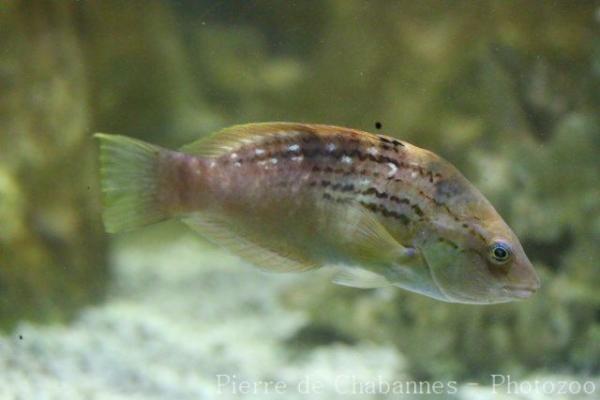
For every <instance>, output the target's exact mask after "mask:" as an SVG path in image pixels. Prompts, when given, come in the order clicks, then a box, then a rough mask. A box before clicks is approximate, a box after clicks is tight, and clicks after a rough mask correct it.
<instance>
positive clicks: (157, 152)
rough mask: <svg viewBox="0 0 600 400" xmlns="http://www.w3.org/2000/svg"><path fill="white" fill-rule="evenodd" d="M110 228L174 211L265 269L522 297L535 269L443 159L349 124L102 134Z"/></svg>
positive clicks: (443, 292) (483, 296)
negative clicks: (158, 138) (164, 136)
mask: <svg viewBox="0 0 600 400" xmlns="http://www.w3.org/2000/svg"><path fill="white" fill-rule="evenodd" d="M98 137H99V139H100V141H101V149H102V153H101V160H102V179H103V195H104V203H105V213H104V221H105V225H106V228H107V230H108V231H110V232H116V231H122V230H127V229H133V228H136V227H139V226H142V225H146V224H149V223H154V222H158V221H160V220H164V219H170V218H177V219H180V220H182V221H183V222H185V223H186V224H188V225H189V226H190V227H191V228H192V229H194V230H196V231H197V232H199V233H200V234H201V235H203V236H205V237H206V238H208V239H209V240H212V241H213V242H215V243H216V244H218V245H221V246H223V247H224V248H226V249H228V250H230V251H231V252H233V253H235V254H238V255H239V256H240V257H242V258H244V259H245V260H247V261H249V262H250V263H251V264H254V265H256V266H258V267H261V268H263V269H266V270H269V271H280V272H288V271H305V270H310V269H315V268H319V267H321V266H333V267H334V269H335V270H336V271H337V274H336V276H335V277H334V282H336V283H339V284H343V285H348V286H354V287H362V288H364V287H380V286H386V285H394V286H398V287H401V288H403V289H407V290H409V291H413V292H416V293H420V294H423V295H426V296H429V297H433V298H436V299H438V300H442V301H449V302H462V303H476V304H488V303H497V302H504V301H510V300H513V299H515V298H523V297H526V296H528V295H530V294H531V293H533V291H535V290H536V289H537V287H538V286H539V279H538V278H537V275H536V273H535V271H534V269H533V266H532V265H531V263H530V262H529V260H528V259H527V256H526V255H525V253H524V251H523V249H522V247H521V244H520V243H519V241H518V239H517V237H516V236H515V235H514V233H513V232H512V231H511V230H510V228H509V227H508V226H507V225H506V223H505V222H504V221H503V220H502V218H501V217H500V216H499V215H498V213H497V212H496V211H495V210H494V208H493V206H492V205H491V204H490V203H489V202H488V201H487V200H486V199H485V197H484V196H483V195H482V194H481V193H480V192H479V191H478V190H477V189H476V188H475V187H474V186H473V185H472V184H470V183H469V182H468V181H467V179H466V178H465V177H464V176H463V175H462V174H460V172H458V170H457V169H456V168H454V167H453V166H452V165H451V164H450V163H448V162H447V161H445V160H443V159H442V158H441V157H438V156H437V155H435V154H434V153H432V152H430V151H428V150H425V149H421V148H418V147H416V146H413V145H411V144H409V143H406V142H404V141H400V140H398V139H395V138H392V137H388V136H384V135H375V134H371V133H367V132H362V131H358V130H354V129H350V128H343V127H336V126H329V125H315V124H298V123H283V122H276V123H263V124H247V125H239V126H234V127H231V128H227V129H224V130H222V131H220V132H218V133H216V134H214V135H212V136H210V137H207V138H203V139H200V140H198V141H196V142H193V143H191V144H188V145H186V146H184V147H182V148H181V149H180V150H179V151H172V150H167V149H163V148H160V147H158V146H154V145H151V144H148V143H145V142H141V141H138V140H135V139H130V138H126V137H123V136H117V135H105V134H98Z"/></svg>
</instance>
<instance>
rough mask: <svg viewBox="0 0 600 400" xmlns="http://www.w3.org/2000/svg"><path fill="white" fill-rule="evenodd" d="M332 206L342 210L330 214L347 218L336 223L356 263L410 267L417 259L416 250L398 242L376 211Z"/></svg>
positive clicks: (355, 204) (352, 204) (354, 206)
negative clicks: (407, 265)
mask: <svg viewBox="0 0 600 400" xmlns="http://www.w3.org/2000/svg"><path fill="white" fill-rule="evenodd" d="M332 207H340V208H341V209H340V210H338V211H337V212H331V214H330V215H335V216H343V218H338V219H337V220H336V221H334V222H333V223H336V224H338V225H339V226H338V230H339V232H340V237H341V238H342V240H343V241H345V246H346V247H347V251H348V252H349V253H350V254H351V255H352V256H353V258H354V259H355V260H357V261H360V262H362V263H365V264H368V265H372V264H409V263H410V262H411V261H412V260H413V259H414V258H415V255H416V252H415V250H414V249H413V248H407V247H404V246H403V245H402V244H400V243H398V241H397V240H396V239H394V238H393V237H392V235H391V234H390V233H389V232H388V230H387V229H386V228H385V227H384V226H383V225H382V224H381V222H379V220H378V219H377V217H376V216H375V214H374V213H373V212H372V211H370V210H367V209H366V208H365V207H363V206H362V205H360V204H358V203H351V204H340V203H336V204H335V205H332Z"/></svg>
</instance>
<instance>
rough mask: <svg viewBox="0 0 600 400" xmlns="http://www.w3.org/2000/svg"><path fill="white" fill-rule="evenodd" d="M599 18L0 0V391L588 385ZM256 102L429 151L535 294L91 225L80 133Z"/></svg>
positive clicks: (488, 394)
mask: <svg viewBox="0 0 600 400" xmlns="http://www.w3.org/2000/svg"><path fill="white" fill-rule="evenodd" d="M599 39H600V3H597V2H592V1H589V2H577V3H574V2H568V1H530V2H507V1H481V2H442V1H423V2H409V1H400V2H387V1H362V0H361V1H359V0H348V1H333V0H331V1H305V2H270V1H251V2H234V1H226V2H210V1H197V2H188V1H143V2H142V1H130V2H119V1H103V2H89V1H78V2H75V1H62V2H51V1H41V0H40V1H31V2H26V1H4V2H0V48H1V49H2V52H0V88H2V89H1V90H0V327H1V328H2V332H3V333H2V335H1V336H0V376H1V377H2V378H1V380H2V384H1V385H0V397H1V398H7V399H13V398H14V399H37V398H40V399H45V398H65V399H67V398H73V399H78V398H82V399H83V398H99V399H105V398H106V399H120V398H139V399H145V398H149V399H159V398H160V399H163V398H165V399H166V398H173V399H204V398H206V399H219V398H223V399H228V398H242V397H246V398H257V399H258V398H274V399H275V398H286V399H287V398H292V399H293V398H313V399H319V398H323V399H331V398H347V397H349V398H356V399H359V398H360V399H362V398H456V399H492V398H494V399H496V398H507V399H513V398H515V399H516V398H526V399H546V398H548V399H553V398H589V399H593V398H597V397H598V396H599V394H600V382H599V380H598V379H599V377H600V361H599V360H600V290H599V289H600V274H599V272H600V270H599V267H598V260H599V259H600V250H599V247H598V246H597V243H598V241H599V240H600V157H598V155H599V154H600V111H599V110H600V40H599ZM275 120H281V121H300V122H315V123H326V124H337V125H342V126H349V127H354V128H358V129H363V130H367V131H372V132H382V133H385V134H388V135H391V136H395V137H398V138H401V139H403V140H406V141H408V142H411V143H414V144H415V145H418V146H420V147H424V148H428V149H430V150H432V151H434V152H436V153H438V154H440V155H442V156H443V157H444V158H446V159H447V160H449V161H450V162H452V163H453V164H454V165H455V166H457V168H459V169H460V170H461V171H462V172H463V173H464V174H465V176H467V178H468V179H469V180H470V181H472V182H473V183H474V184H475V185H476V186H477V187H478V188H479V189H480V190H481V191H482V192H483V193H484V194H485V195H486V197H488V199H489V200H490V201H491V202H492V203H493V204H494V206H495V207H496V208H497V210H498V211H499V213H500V214H501V215H502V216H503V217H504V218H505V220H506V221H507V222H508V224H509V225H510V226H511V227H512V228H513V229H514V231H515V233H516V234H517V235H518V236H519V238H520V240H521V242H522V244H523V247H524V248H525V251H526V252H527V254H528V256H529V258H530V259H531V261H532V262H533V263H534V265H535V267H536V269H537V271H538V272H539V273H540V276H541V278H542V288H541V290H540V291H539V292H538V293H536V294H535V295H534V296H533V297H532V298H531V299H528V300H526V301H522V302H515V303H510V304H501V305H494V306H485V307H483V306H466V305H453V304H445V303H440V302H436V301H434V300H430V299H427V298H424V297H422V296H418V295H414V294H410V293H407V292H403V291H401V290H399V289H394V290H392V289H388V288H384V289H377V290H358V289H351V288H345V287H339V286H335V285H333V284H331V282H330V275H329V271H327V270H323V271H316V272H314V273H307V274H300V275H297V274H296V275H295V274H291V275H289V274H285V275H280V274H275V275H273V274H266V273H263V272H260V271H258V270H256V269H253V268H251V267H250V266H248V265H247V264H244V263H243V262H242V261H240V260H238V259H236V258H234V257H232V256H230V255H228V254H227V253H226V252H224V251H221V250H219V249H217V248H215V247H214V246H211V245H209V244H207V243H206V242H204V241H203V239H202V238H199V237H198V236H196V235H194V234H192V233H191V232H189V231H188V230H187V229H186V228H185V227H183V226H182V225H179V224H177V223H167V224H160V225H157V226H153V227H149V228H145V229H143V230H140V231H136V232H132V233H125V234H121V235H116V236H109V235H106V234H105V233H104V232H103V228H102V224H101V221H100V210H101V206H100V195H99V186H98V171H97V149H96V143H94V141H93V140H92V138H91V135H92V133H93V132H98V131H100V132H110V133H119V134H125V135H129V136H133V137H138V138H141V139H144V140H147V141H150V142H153V143H157V144H161V145H164V146H167V147H171V148H177V147H179V146H181V145H183V144H184V143H187V142H190V141H192V140H194V139H197V138H199V137H201V136H203V135H206V134H209V133H211V132H213V131H215V130H217V129H220V128H223V127H226V126H229V125H233V124H237V123H245V122H259V121H275ZM494 377H495V378H494ZM494 379H496V380H494ZM437 383H439V385H437ZM494 383H496V386H494ZM386 384H388V385H390V386H389V388H388V386H386ZM418 384H421V386H420V387H417V386H418ZM415 385H416V386H415ZM434 385H437V386H434ZM536 385H537V386H536ZM435 388H439V391H440V393H439V394H436V393H437V392H436V391H437V390H438V389H435ZM592 388H593V390H592ZM495 389H497V391H498V392H502V393H503V394H498V393H494V390H495ZM590 390H591V392H590ZM507 391H508V392H509V393H506V392H507ZM588 392H589V393H588ZM561 396H562V397H561Z"/></svg>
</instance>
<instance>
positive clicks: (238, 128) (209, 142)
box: [180, 122, 311, 157]
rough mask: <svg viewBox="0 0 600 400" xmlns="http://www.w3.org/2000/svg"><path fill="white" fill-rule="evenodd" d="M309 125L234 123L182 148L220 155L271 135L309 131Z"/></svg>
mask: <svg viewBox="0 0 600 400" xmlns="http://www.w3.org/2000/svg"><path fill="white" fill-rule="evenodd" d="M310 130H311V128H310V126H309V125H305V124H300V123H293V122H261V123H254V124H243V125H234V126H231V127H229V128H225V129H222V130H220V131H218V132H216V133H214V134H212V135H210V136H207V137H204V138H201V139H198V140H196V141H195V142H192V143H189V144H186V145H185V146H183V147H182V148H181V149H180V150H181V151H182V152H184V153H188V154H193V155H197V156H204V157H218V156H220V155H223V154H226V153H228V152H231V151H234V150H235V149H237V148H239V147H241V146H243V145H246V144H251V143H256V142H260V141H261V140H264V139H266V138H269V137H275V136H284V135H290V134H292V132H298V133H301V132H308V131H310Z"/></svg>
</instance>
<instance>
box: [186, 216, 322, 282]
mask: <svg viewBox="0 0 600 400" xmlns="http://www.w3.org/2000/svg"><path fill="white" fill-rule="evenodd" d="M183 222H185V223H186V224H187V225H188V226H190V227H191V228H192V229H194V230H195V231H197V232H198V233H200V234H201V235H202V236H204V237H206V238H207V239H208V240H210V241H211V242H213V243H215V244H216V245H219V246H222V247H224V248H226V249H227V250H229V251H231V252H232V253H233V254H235V255H237V256H238V257H240V258H242V259H243V260H245V261H248V262H250V263H251V264H253V265H255V266H257V267H259V268H261V269H263V270H265V271H271V272H301V271H308V270H310V269H314V268H318V267H319V266H320V265H318V264H316V263H314V262H312V261H310V260H308V259H306V258H305V257H303V256H302V255H300V254H297V253H296V252H293V251H292V250H291V249H285V248H276V247H275V246H274V245H273V244H272V243H265V242H264V241H262V240H260V238H259V237H257V236H256V235H252V234H250V233H248V232H241V231H240V230H239V229H236V226H235V224H233V223H230V222H228V221H227V220H225V219H222V218H219V217H215V216H207V215H202V214H200V213H196V214H192V215H190V216H188V217H186V218H184V219H183Z"/></svg>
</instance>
